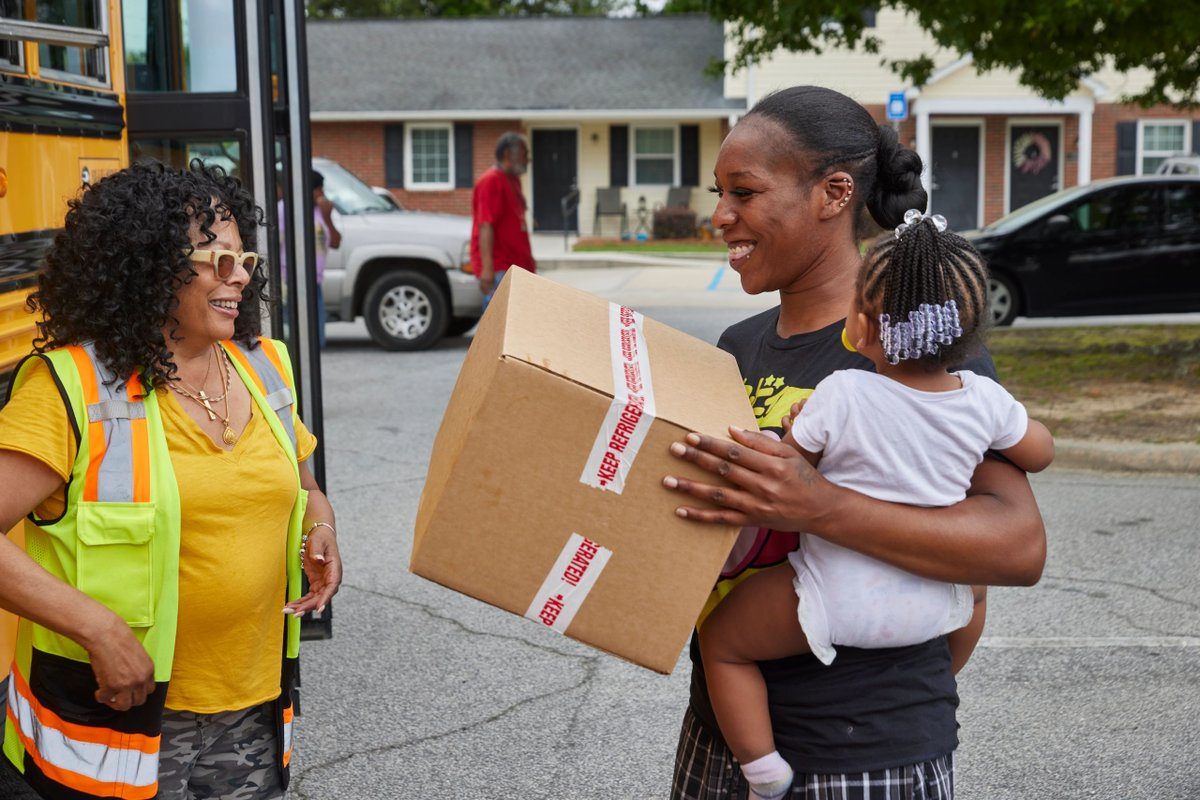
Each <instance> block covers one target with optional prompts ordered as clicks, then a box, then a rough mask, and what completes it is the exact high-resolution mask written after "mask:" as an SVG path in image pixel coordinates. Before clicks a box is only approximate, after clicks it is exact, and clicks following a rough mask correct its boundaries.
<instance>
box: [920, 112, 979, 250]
mask: <svg viewBox="0 0 1200 800" xmlns="http://www.w3.org/2000/svg"><path fill="white" fill-rule="evenodd" d="M930 188H931V190H932V191H931V192H930V198H929V210H930V212H931V213H934V214H941V215H942V216H943V217H945V218H946V221H947V222H949V223H950V230H952V231H966V230H971V229H972V228H978V227H979V126H978V125H935V126H933V179H932V182H931V184H930Z"/></svg>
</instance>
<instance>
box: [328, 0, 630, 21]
mask: <svg viewBox="0 0 1200 800" xmlns="http://www.w3.org/2000/svg"><path fill="white" fill-rule="evenodd" d="M627 7H630V4H629V2H628V1H627V0H308V4H307V12H308V18H309V19H383V18H388V17H505V16H518V17H544V16H560V15H566V14H575V15H580V16H595V15H601V14H611V13H613V12H615V11H619V10H621V9H623V8H627Z"/></svg>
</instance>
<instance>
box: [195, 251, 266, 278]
mask: <svg viewBox="0 0 1200 800" xmlns="http://www.w3.org/2000/svg"><path fill="white" fill-rule="evenodd" d="M188 258H190V259H191V260H192V261H196V262H198V263H201V264H212V266H213V274H214V275H216V276H217V280H219V281H227V280H229V276H230V275H232V274H233V271H234V270H235V269H236V268H238V267H245V268H246V272H253V271H254V267H255V266H256V265H257V264H258V253H254V252H246V253H242V254H241V255H238V254H237V253H235V252H233V251H232V250H193V251H192V254H191V255H189V256H188Z"/></svg>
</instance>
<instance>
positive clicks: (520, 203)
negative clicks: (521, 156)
mask: <svg viewBox="0 0 1200 800" xmlns="http://www.w3.org/2000/svg"><path fill="white" fill-rule="evenodd" d="M471 216H472V217H473V221H472V223H471V267H472V268H473V269H474V270H475V275H476V277H478V276H479V274H480V273H481V272H482V271H483V257H482V256H481V255H480V254H479V225H480V223H484V222H486V223H490V224H491V226H492V230H493V231H494V234H495V235H494V237H493V245H492V266H493V268H494V269H495V271H496V272H500V271H502V270H506V269H508V268H509V267H510V266H512V265H513V264H515V265H517V266H518V267H524V268H525V269H527V270H529V271H530V272H533V269H534V266H533V251H532V250H531V249H530V247H529V231H528V230H527V229H526V227H525V196H524V195H522V194H521V181H520V179H519V178H517V177H516V176H514V175H508V174H506V173H504V172H501V171H500V170H498V169H496V168H495V167H489V168H488V171H487V172H485V173H483V175H481V176H480V177H479V180H478V181H476V183H475V191H474V192H472V194H471Z"/></svg>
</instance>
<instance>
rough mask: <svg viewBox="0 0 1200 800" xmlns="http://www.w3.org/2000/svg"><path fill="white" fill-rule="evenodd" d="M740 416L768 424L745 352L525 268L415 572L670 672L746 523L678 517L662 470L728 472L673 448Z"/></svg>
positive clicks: (460, 388)
mask: <svg viewBox="0 0 1200 800" xmlns="http://www.w3.org/2000/svg"><path fill="white" fill-rule="evenodd" d="M729 425H739V426H742V427H746V428H751V429H753V428H754V426H755V422H754V415H753V412H752V410H751V408H750V404H749V403H748V402H747V400H746V392H745V388H744V386H743V383H742V379H741V376H740V375H739V373H738V369H737V366H736V364H735V362H734V360H733V357H732V356H730V355H729V354H727V353H724V352H721V351H720V350H718V349H716V348H715V347H713V346H712V345H710V344H707V343H705V342H702V341H700V340H699V339H695V338H693V337H691V336H688V335H686V334H684V333H680V332H679V331H676V330H674V329H672V328H669V327H667V326H666V325H662V324H660V323H657V322H655V321H654V320H651V319H644V318H642V317H641V315H638V314H634V313H633V312H632V311H630V310H629V309H625V308H622V307H620V306H617V305H614V304H610V303H608V302H605V301H604V300H601V299H600V298H598V297H594V296H592V295H589V294H586V293H584V292H581V291H578V290H576V289H572V288H569V287H566V286H562V285H560V284H557V283H555V282H553V281H550V280H547V279H545V278H541V277H538V276H536V275H533V274H530V273H528V272H526V271H525V270H521V269H511V270H509V271H508V277H506V278H505V279H504V281H503V282H502V284H501V286H500V288H499V290H498V291H497V293H496V296H495V298H494V299H493V300H492V302H491V304H490V305H489V306H488V310H487V313H486V314H484V316H483V319H482V320H481V322H480V324H479V328H478V330H477V331H476V333H475V338H474V341H473V342H472V343H471V348H470V350H469V351H468V353H467V357H466V360H465V362H464V363H463V366H462V371H461V372H460V373H459V376H458V383H457V384H456V385H455V388H454V393H453V395H452V396H451V398H450V402H449V405H448V406H447V408H446V414H445V419H444V420H443V422H442V426H441V429H440V430H439V431H438V435H437V440H436V441H435V443H434V447H433V455H432V458H431V459H430V464H429V474H428V476H427V478H426V481H425V488H424V490H423V492H422V494H421V502H420V508H419V510H418V512H417V524H416V531H415V534H414V539H413V554H412V563H411V565H410V567H411V569H412V571H413V572H414V573H416V574H417V575H421V576H423V577H425V578H428V579H430V580H432V581H436V582H437V583H440V584H442V585H444V586H447V587H449V588H451V589H454V590H456V591H459V592H462V593H464V594H468V595H471V596H472V597H476V598H478V599H480V600H483V601H484V602H487V603H490V604H492V605H495V606H498V607H500V608H503V609H507V610H508V611H511V612H513V613H515V614H521V615H524V616H526V617H529V618H530V619H531V620H534V621H535V622H537V624H539V625H542V626H544V627H549V628H552V629H553V630H556V631H558V632H560V633H565V634H566V635H567V636H570V637H572V638H574V639H578V640H579V641H581V642H585V643H587V644H590V645H592V646H594V647H598V648H600V649H602V650H606V651H608V652H609V653H613V654H615V655H618V656H621V657H622V658H626V659H628V660H630V661H633V662H635V663H637V664H641V665H643V666H646V667H649V668H650V669H653V670H655V671H657V672H662V673H669V672H670V671H671V670H672V669H673V668H674V666H675V663H676V662H677V661H678V659H679V654H680V652H681V650H682V649H683V646H684V645H685V644H686V642H687V640H688V637H689V635H690V634H691V631H692V628H693V626H694V625H695V623H696V619H697V617H698V616H699V614H700V611H701V609H702V607H703V605H704V601H705V599H706V597H707V596H708V594H709V592H710V591H711V589H712V586H713V583H714V582H715V580H716V578H717V575H718V573H719V572H720V568H721V565H722V564H723V563H724V561H725V558H726V556H727V555H728V553H729V551H730V548H731V547H732V546H733V542H734V539H735V537H736V535H737V531H736V529H735V528H733V527H722V526H708V525H699V524H696V523H692V522H687V521H686V520H682V519H680V518H679V517H677V516H676V515H675V508H676V507H677V506H679V505H680V504H681V502H682V501H683V500H684V499H685V498H684V497H683V496H681V495H679V494H677V493H675V492H671V491H668V490H667V489H665V488H663V486H662V478H663V476H665V475H668V474H674V475H683V476H691V477H695V478H699V479H704V480H707V481H710V482H711V481H712V480H713V478H712V476H711V475H709V474H708V473H705V472H703V471H702V470H700V469H698V468H696V467H694V466H692V465H691V464H688V463H686V462H684V461H681V460H680V459H677V458H675V457H673V456H671V455H670V453H669V452H668V447H669V446H670V444H671V442H674V441H679V440H681V439H682V438H683V436H684V435H685V434H686V433H687V432H688V431H692V430H695V431H702V432H705V433H710V434H714V435H717V436H727V435H728V434H727V428H728V426H729ZM697 504H699V501H697Z"/></svg>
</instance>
